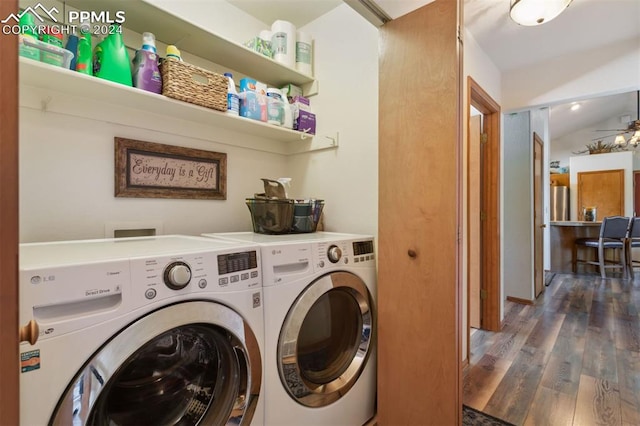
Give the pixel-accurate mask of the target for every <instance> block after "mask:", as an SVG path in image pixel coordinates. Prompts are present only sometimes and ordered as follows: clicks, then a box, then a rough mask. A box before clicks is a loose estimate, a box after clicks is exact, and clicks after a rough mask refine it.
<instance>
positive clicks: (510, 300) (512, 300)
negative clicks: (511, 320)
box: [507, 296, 533, 305]
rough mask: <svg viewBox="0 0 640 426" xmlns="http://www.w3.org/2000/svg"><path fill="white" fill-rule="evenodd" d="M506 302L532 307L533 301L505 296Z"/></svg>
mask: <svg viewBox="0 0 640 426" xmlns="http://www.w3.org/2000/svg"><path fill="white" fill-rule="evenodd" d="M507 300H508V301H509V302H513V303H519V304H521V305H533V300H528V299H520V298H519V297H511V296H507Z"/></svg>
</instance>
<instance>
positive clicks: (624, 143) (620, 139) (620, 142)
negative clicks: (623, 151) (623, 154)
mask: <svg viewBox="0 0 640 426" xmlns="http://www.w3.org/2000/svg"><path fill="white" fill-rule="evenodd" d="M613 143H614V144H616V145H617V146H619V147H621V148H627V147H631V148H637V147H638V145H640V130H636V131H635V132H634V133H633V135H631V137H630V138H629V139H627V138H625V136H624V135H622V134H620V135H618V136H616V139H615V140H614V141H613Z"/></svg>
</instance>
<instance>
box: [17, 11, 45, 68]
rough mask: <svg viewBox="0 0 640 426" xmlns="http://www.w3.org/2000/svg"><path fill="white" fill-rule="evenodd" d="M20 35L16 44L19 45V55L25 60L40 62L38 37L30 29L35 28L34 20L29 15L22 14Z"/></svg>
mask: <svg viewBox="0 0 640 426" xmlns="http://www.w3.org/2000/svg"><path fill="white" fill-rule="evenodd" d="M19 25H20V28H21V33H20V36H19V37H18V43H19V45H20V48H19V51H18V52H19V54H20V56H23V57H25V58H29V59H33V60H36V61H39V60H40V49H38V47H37V40H38V35H37V34H36V33H34V32H33V30H32V28H34V27H35V20H34V19H33V15H31V14H30V13H24V14H23V15H22V16H21V17H20V23H19Z"/></svg>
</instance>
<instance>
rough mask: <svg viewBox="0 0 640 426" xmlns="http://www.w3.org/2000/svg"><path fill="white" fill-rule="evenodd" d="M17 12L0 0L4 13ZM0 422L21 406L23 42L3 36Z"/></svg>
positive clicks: (14, 416)
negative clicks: (20, 120)
mask: <svg viewBox="0 0 640 426" xmlns="http://www.w3.org/2000/svg"><path fill="white" fill-rule="evenodd" d="M17 11H18V1H17V0H2V1H0V17H2V18H4V17H6V16H9V14H11V13H15V12H17ZM0 58H2V61H1V62H0V182H1V183H0V244H1V245H0V425H17V424H18V417H19V406H18V385H19V377H18V45H17V38H16V37H15V36H10V35H6V34H2V35H0Z"/></svg>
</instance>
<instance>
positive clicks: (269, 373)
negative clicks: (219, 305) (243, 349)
mask: <svg viewBox="0 0 640 426" xmlns="http://www.w3.org/2000/svg"><path fill="white" fill-rule="evenodd" d="M204 235H205V236H207V237H213V238H219V239H220V238H223V239H224V238H227V239H234V240H237V241H244V242H247V243H257V244H260V246H261V247H262V271H263V291H264V314H265V424H266V425H268V426H285V425H296V426H299V425H305V426H306V425H323V426H329V425H331V426H335V425H354V426H361V425H363V424H365V423H366V422H367V421H369V420H370V419H371V418H372V417H373V416H374V414H375V401H376V351H375V334H376V324H375V297H376V266H375V254H374V240H373V237H371V236H363V235H353V234H338V233H330V232H317V233H310V234H291V235H263V234H256V233H224V234H204Z"/></svg>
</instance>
